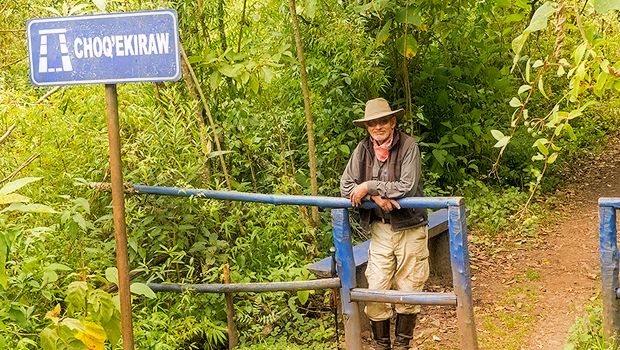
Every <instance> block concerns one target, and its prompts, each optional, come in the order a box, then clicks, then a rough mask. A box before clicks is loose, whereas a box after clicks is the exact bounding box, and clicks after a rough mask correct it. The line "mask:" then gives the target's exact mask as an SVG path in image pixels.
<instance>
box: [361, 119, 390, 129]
mask: <svg viewBox="0 0 620 350" xmlns="http://www.w3.org/2000/svg"><path fill="white" fill-rule="evenodd" d="M390 120H391V118H382V119H377V120H371V121H367V122H366V123H364V124H365V125H366V126H368V127H371V128H374V127H375V126H383V125H387V124H389V123H390Z"/></svg>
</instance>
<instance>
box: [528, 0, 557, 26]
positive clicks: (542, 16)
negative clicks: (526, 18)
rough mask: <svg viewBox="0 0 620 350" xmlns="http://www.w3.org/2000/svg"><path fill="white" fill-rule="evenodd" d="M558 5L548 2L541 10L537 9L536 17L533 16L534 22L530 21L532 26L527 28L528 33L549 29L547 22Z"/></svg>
mask: <svg viewBox="0 0 620 350" xmlns="http://www.w3.org/2000/svg"><path fill="white" fill-rule="evenodd" d="M555 7H556V4H555V3H553V2H551V1H547V2H545V3H544V4H542V5H541V6H540V7H539V8H537V9H536V12H534V15H533V16H532V20H531V21H530V25H529V26H527V28H525V31H526V32H529V33H532V32H535V31H538V30H542V29H545V28H546V27H547V20H548V19H549V16H551V15H552V14H553V12H555Z"/></svg>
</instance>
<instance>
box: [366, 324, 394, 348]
mask: <svg viewBox="0 0 620 350" xmlns="http://www.w3.org/2000/svg"><path fill="white" fill-rule="evenodd" d="M370 328H371V329H372V345H371V349H373V350H389V349H390V320H389V319H387V320H384V321H370Z"/></svg>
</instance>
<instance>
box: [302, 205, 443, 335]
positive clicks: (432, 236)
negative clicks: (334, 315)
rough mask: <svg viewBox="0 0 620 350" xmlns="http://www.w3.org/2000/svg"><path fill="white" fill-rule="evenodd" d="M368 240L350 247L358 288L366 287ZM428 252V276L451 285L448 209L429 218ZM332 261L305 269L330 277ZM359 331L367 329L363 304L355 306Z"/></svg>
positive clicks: (326, 260) (322, 261) (438, 211)
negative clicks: (357, 313)
mask: <svg viewBox="0 0 620 350" xmlns="http://www.w3.org/2000/svg"><path fill="white" fill-rule="evenodd" d="M369 247H370V240H367V241H365V242H362V243H360V244H357V245H355V246H354V247H353V260H354V261H355V267H356V271H355V272H356V279H357V287H358V288H368V281H367V280H366V275H365V272H366V265H367V264H368V248H369ZM428 250H429V264H430V270H431V276H432V278H433V280H434V282H436V283H441V284H447V285H450V286H451V285H452V268H451V265H450V237H449V234H448V210H447V209H440V210H437V211H434V212H432V213H430V214H429V215H428ZM331 269H332V260H331V257H327V258H325V259H323V260H320V261H317V262H315V263H313V264H312V265H310V266H308V270H309V271H310V272H312V273H313V274H314V275H315V276H317V277H318V278H328V277H331ZM358 305H359V308H360V317H361V318H362V320H361V326H362V331H364V330H368V329H369V322H368V319H367V318H366V314H365V313H364V303H363V302H359V303H358Z"/></svg>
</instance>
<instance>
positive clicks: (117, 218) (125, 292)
mask: <svg viewBox="0 0 620 350" xmlns="http://www.w3.org/2000/svg"><path fill="white" fill-rule="evenodd" d="M105 109H106V115H107V122H108V142H109V145H110V151H109V152H110V176H111V178H112V211H113V213H114V238H115V241H116V267H117V269H118V292H119V298H120V304H121V336H122V339H123V349H124V350H133V349H134V340H133V324H132V321H131V295H130V292H129V262H128V257H127V229H126V225H125V188H124V186H123V169H122V163H121V137H120V127H119V122H118V94H117V92H116V85H115V84H106V85H105Z"/></svg>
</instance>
